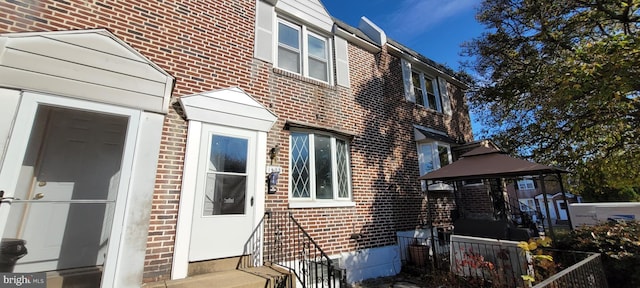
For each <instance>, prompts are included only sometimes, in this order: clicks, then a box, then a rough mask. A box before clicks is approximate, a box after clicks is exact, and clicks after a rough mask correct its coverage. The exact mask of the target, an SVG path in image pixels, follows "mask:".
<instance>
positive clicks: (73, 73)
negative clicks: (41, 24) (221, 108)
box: [0, 29, 174, 113]
mask: <svg viewBox="0 0 640 288" xmlns="http://www.w3.org/2000/svg"><path fill="white" fill-rule="evenodd" d="M173 80H174V79H173V77H171V76H169V74H167V73H166V72H165V71H163V70H162V69H160V68H159V67H157V66H156V65H155V64H153V63H152V62H150V61H149V60H147V59H146V58H144V57H143V56H142V55H141V54H139V53H137V52H136V51H135V50H134V49H133V48H131V47H129V46H128V45H127V44H125V43H124V42H122V41H121V40H119V39H117V38H116V37H115V36H114V35H113V34H111V33H110V32H108V31H106V30H103V29H97V30H84V31H68V32H67V31H65V32H42V33H16V34H5V35H2V37H0V86H4V87H12V88H18V89H22V90H34V91H40V92H47V93H52V94H56V95H65V96H70V97H74V98H80V99H86V100H92V101H96V102H101V103H109V104H116V105H120V106H125V107H130V108H137V109H142V110H147V111H153V112H159V113H166V112H167V110H168V105H169V98H170V93H171V89H172V87H173Z"/></svg>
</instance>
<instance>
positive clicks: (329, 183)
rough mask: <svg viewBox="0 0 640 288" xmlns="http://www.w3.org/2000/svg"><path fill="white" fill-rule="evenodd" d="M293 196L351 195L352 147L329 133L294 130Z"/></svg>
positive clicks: (347, 197)
mask: <svg viewBox="0 0 640 288" xmlns="http://www.w3.org/2000/svg"><path fill="white" fill-rule="evenodd" d="M290 145H291V147H290V151H291V158H290V159H291V163H290V167H291V168H290V169H291V198H292V199H306V200H320V201H322V200H337V199H342V200H346V199H350V197H351V183H350V181H351V177H350V171H349V148H348V144H347V142H346V141H344V140H342V139H338V138H336V137H334V136H331V135H327V134H316V133H306V132H291V141H290Z"/></svg>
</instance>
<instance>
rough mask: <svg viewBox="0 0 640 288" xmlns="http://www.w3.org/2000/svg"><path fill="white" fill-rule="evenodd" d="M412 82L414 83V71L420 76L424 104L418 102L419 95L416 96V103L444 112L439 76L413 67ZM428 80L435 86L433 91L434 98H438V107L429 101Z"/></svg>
mask: <svg viewBox="0 0 640 288" xmlns="http://www.w3.org/2000/svg"><path fill="white" fill-rule="evenodd" d="M411 72H412V73H411V83H412V85H413V75H414V73H415V74H417V75H418V77H420V79H419V80H420V90H422V104H419V103H418V99H417V97H418V95H415V96H416V104H418V105H420V106H423V107H425V108H427V109H431V110H435V111H438V112H440V113H442V99H440V97H441V96H440V86H439V83H438V82H439V81H438V77H435V76H431V75H429V74H427V73H425V72H422V71H420V70H416V69H413V70H411ZM427 81H431V85H432V86H433V91H431V92H432V93H431V94H433V96H434V98H435V99H436V103H435V106H436V109H433V108H431V107H430V106H431V105H430V104H431V103H430V102H429V91H427Z"/></svg>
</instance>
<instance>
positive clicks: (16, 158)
mask: <svg viewBox="0 0 640 288" xmlns="http://www.w3.org/2000/svg"><path fill="white" fill-rule="evenodd" d="M39 105H47V106H56V107H65V108H71V109H77V110H85V111H92V112H97V113H107V114H112V115H119V116H125V117H127V118H128V119H129V120H128V127H127V135H126V137H125V145H124V151H123V155H122V164H121V177H120V182H119V184H118V194H117V199H116V206H115V209H114V215H113V220H112V224H111V225H112V226H111V233H110V235H109V239H110V240H109V241H110V243H109V248H108V250H107V257H106V259H105V263H104V266H103V267H104V271H103V277H102V284H101V286H102V287H112V286H113V281H114V277H115V275H116V272H117V270H118V269H119V268H120V267H118V266H117V260H118V254H119V253H118V252H119V250H120V248H121V247H120V246H121V245H125V244H126V243H123V241H122V230H123V225H126V223H125V214H127V213H126V212H127V211H128V208H135V207H127V199H128V196H129V188H130V183H131V181H130V180H131V174H132V165H133V161H134V155H135V151H136V148H137V147H136V141H137V136H138V129H139V121H140V111H139V110H134V109H129V108H124V107H118V106H113V105H109V104H102V103H96V102H90V101H85V100H78V99H71V98H66V97H61V96H53V95H48V94H46V95H45V94H40V93H33V92H23V93H22V99H21V101H20V108H19V110H18V113H17V115H16V122H15V125H14V127H13V131H12V133H11V138H10V139H11V140H10V142H9V145H8V149H7V157H6V159H5V161H4V163H3V166H2V171H4V172H3V173H2V174H3V175H7V176H9V177H11V174H16V173H17V172H18V171H19V170H20V169H19V166H20V165H21V164H22V158H24V154H25V147H27V143H28V141H29V137H30V134H31V127H32V125H33V121H34V120H35V115H36V111H37V109H38V106H39ZM140 148H142V147H140ZM6 171H10V172H8V173H6ZM14 176H15V175H14ZM9 179H17V176H15V177H13V178H9ZM0 180H2V182H3V183H11V185H12V186H10V187H6V188H5V187H3V188H2V189H5V191H14V189H15V184H16V183H15V182H16V181H9V180H8V179H0ZM7 188H8V189H7ZM5 196H6V197H10V196H13V195H9V194H7V195H5ZM3 206H4V208H5V209H1V208H0V211H1V212H0V219H7V218H8V213H9V209H10V206H6V205H3ZM0 207H1V206H0ZM4 228H5V222H4V221H0V231H4ZM142 268H143V267H140V269H142ZM136 280H137V279H136Z"/></svg>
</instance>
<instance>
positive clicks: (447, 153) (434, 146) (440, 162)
mask: <svg viewBox="0 0 640 288" xmlns="http://www.w3.org/2000/svg"><path fill="white" fill-rule="evenodd" d="M418 162H419V166H420V175H424V174H426V173H428V172H431V171H433V170H436V169H440V168H441V167H444V166H445V165H448V164H450V163H451V162H452V158H451V147H449V145H448V144H445V143H441V142H428V143H419V144H418Z"/></svg>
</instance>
